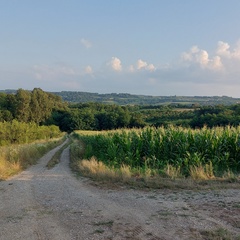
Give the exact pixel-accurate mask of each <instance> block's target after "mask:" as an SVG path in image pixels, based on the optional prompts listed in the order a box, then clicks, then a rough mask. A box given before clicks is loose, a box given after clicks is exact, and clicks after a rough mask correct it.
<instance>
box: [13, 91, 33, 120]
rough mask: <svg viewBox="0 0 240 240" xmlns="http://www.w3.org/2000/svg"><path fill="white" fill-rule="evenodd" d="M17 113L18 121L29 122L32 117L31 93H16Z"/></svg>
mask: <svg viewBox="0 0 240 240" xmlns="http://www.w3.org/2000/svg"><path fill="white" fill-rule="evenodd" d="M15 98H16V112H15V117H16V119H17V120H18V121H21V122H28V121H29V117H30V102H31V93H30V92H29V91H26V90H23V89H19V90H18V91H17V93H16V96H15Z"/></svg>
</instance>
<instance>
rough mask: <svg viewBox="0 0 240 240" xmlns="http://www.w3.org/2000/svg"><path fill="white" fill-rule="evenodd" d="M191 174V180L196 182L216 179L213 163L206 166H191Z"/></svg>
mask: <svg viewBox="0 0 240 240" xmlns="http://www.w3.org/2000/svg"><path fill="white" fill-rule="evenodd" d="M189 172H190V176H191V178H192V179H194V180H208V179H214V178H215V176H214V173H213V167H212V164H211V162H210V163H209V164H206V165H205V166H202V165H199V166H191V167H190V171H189Z"/></svg>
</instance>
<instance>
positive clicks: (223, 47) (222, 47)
mask: <svg viewBox="0 0 240 240" xmlns="http://www.w3.org/2000/svg"><path fill="white" fill-rule="evenodd" d="M217 54H218V55H220V56H223V57H226V58H233V59H234V58H235V59H240V41H238V42H237V44H236V48H234V49H233V50H232V51H230V45H229V44H228V43H226V42H223V41H219V42H218V47H217Z"/></svg>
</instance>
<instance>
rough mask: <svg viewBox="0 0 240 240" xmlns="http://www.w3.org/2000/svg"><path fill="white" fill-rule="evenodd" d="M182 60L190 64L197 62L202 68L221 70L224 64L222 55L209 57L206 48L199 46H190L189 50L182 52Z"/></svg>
mask: <svg viewBox="0 0 240 240" xmlns="http://www.w3.org/2000/svg"><path fill="white" fill-rule="evenodd" d="M182 60H183V61H185V62H189V63H190V64H197V65H198V66H200V67H201V68H202V69H210V70H221V69H223V64H222V61H221V57H220V56H218V55H217V56H214V57H213V58H210V57H209V54H208V52H207V51H206V50H203V49H199V48H198V47H197V46H193V47H192V48H190V50H189V51H188V52H184V53H183V54H182Z"/></svg>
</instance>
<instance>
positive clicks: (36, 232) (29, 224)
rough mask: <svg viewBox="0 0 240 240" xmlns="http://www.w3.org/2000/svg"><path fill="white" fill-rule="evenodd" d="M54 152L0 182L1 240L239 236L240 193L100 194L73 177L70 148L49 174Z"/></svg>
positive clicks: (124, 190)
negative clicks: (218, 233) (210, 233)
mask: <svg viewBox="0 0 240 240" xmlns="http://www.w3.org/2000/svg"><path fill="white" fill-rule="evenodd" d="M58 148H59V147H58ZM58 148H56V149H54V150H52V151H50V152H49V153H48V154H46V155H45V156H44V157H43V158H41V159H40V160H39V163H38V164H37V165H35V166H32V167H30V168H29V169H28V170H26V171H24V172H22V173H21V174H19V175H17V176H15V177H13V178H11V179H9V180H7V181H4V182H0V240H16V239H22V240H28V239H30V240H35V239H41V240H47V239H49V240H55V239H56V240H70V239H73V240H74V239H83V240H87V239H116V240H117V239H119V240H122V239H146V240H148V239H149V240H150V239H183V240H184V239H211V238H207V237H206V236H205V235H204V232H203V231H206V230H208V231H213V232H214V231H215V230H216V229H219V228H224V229H226V230H227V231H228V232H231V233H232V236H239V235H240V190H239V189H228V190H215V191H210V190H205V191H189V190H188V191H187V190H181V191H180V190H179V191H173V190H154V191H153V190H149V191H141V190H134V189H129V188H124V187H119V188H117V189H106V188H99V187H97V186H93V185H92V184H90V183H91V182H90V180H88V179H86V178H80V179H77V178H76V177H75V176H74V175H73V174H72V173H71V171H70V169H69V167H68V164H69V149H68V148H67V149H65V150H64V151H63V154H62V156H61V161H60V163H59V164H58V165H56V166H55V167H54V168H53V169H51V170H48V169H47V168H46V164H47V162H48V161H49V159H50V158H51V156H52V155H53V154H54V152H55V151H56V150H57V149H58ZM216 239H221V238H216ZM233 239H235V238H234V237H233ZM236 239H237V238H236Z"/></svg>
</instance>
